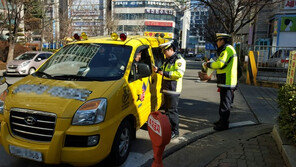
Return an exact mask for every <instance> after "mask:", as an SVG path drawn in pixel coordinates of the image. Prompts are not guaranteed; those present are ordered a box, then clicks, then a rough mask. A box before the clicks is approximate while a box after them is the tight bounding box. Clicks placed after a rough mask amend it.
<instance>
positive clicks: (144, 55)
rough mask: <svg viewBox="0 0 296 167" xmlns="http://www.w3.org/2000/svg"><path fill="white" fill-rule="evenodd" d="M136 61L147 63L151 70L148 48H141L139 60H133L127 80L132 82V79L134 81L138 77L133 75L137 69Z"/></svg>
mask: <svg viewBox="0 0 296 167" xmlns="http://www.w3.org/2000/svg"><path fill="white" fill-rule="evenodd" d="M137 63H143V64H147V65H148V66H149V67H150V70H151V72H152V69H151V57H150V55H149V52H148V49H144V50H142V53H141V60H140V61H139V62H135V61H134V62H133V64H132V68H131V72H130V75H129V82H133V81H135V80H137V79H140V78H137V77H136V75H135V74H137V69H136V64H137Z"/></svg>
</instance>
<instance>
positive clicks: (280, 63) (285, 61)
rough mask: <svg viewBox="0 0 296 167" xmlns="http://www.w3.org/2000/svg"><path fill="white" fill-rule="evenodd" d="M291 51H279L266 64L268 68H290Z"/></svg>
mask: <svg viewBox="0 0 296 167" xmlns="http://www.w3.org/2000/svg"><path fill="white" fill-rule="evenodd" d="M289 56H290V50H284V49H279V50H277V51H276V52H275V53H274V54H273V55H272V56H271V57H270V58H269V59H268V60H267V62H266V64H267V67H279V68H288V66H289Z"/></svg>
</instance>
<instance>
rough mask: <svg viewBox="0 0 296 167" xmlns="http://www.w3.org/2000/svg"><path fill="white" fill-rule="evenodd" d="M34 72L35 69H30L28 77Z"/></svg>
mask: <svg viewBox="0 0 296 167" xmlns="http://www.w3.org/2000/svg"><path fill="white" fill-rule="evenodd" d="M35 71H36V69H35V68H34V67H31V68H30V69H29V72H28V73H29V75H31V74H33V73H34V72H35Z"/></svg>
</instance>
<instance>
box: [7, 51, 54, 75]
mask: <svg viewBox="0 0 296 167" xmlns="http://www.w3.org/2000/svg"><path fill="white" fill-rule="evenodd" d="M51 55H52V53H51V52H41V51H31V52H26V53H23V54H21V55H19V56H18V57H16V58H15V59H14V60H12V61H11V62H9V63H7V65H6V75H29V74H32V73H34V72H35V71H36V69H38V67H39V66H40V65H42V64H43V63H44V62H45V61H46V60H47V59H48V58H49V57H50V56H51Z"/></svg>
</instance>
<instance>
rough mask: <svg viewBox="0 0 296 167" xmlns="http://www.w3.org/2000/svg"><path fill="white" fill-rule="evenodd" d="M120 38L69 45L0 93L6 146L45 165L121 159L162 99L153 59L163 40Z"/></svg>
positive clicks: (158, 61) (119, 161) (117, 162)
mask: <svg viewBox="0 0 296 167" xmlns="http://www.w3.org/2000/svg"><path fill="white" fill-rule="evenodd" d="M120 37H121V39H122V40H118V39H116V38H117V35H113V36H112V38H113V39H111V37H102V38H90V39H88V40H85V41H78V42H74V43H71V44H68V45H66V46H65V47H63V48H62V49H60V50H59V51H58V52H57V53H55V54H54V55H52V56H51V57H50V58H49V59H48V60H47V61H46V62H45V63H44V64H43V65H42V66H41V67H40V68H39V69H38V70H37V71H36V72H35V73H34V74H32V75H29V76H27V77H25V78H23V79H21V80H20V81H18V82H16V83H15V84H13V85H11V86H10V87H9V88H8V89H7V90H6V91H4V92H3V93H2V94H1V96H0V121H1V120H2V122H1V133H0V139H1V140H0V141H1V142H2V145H3V146H4V148H5V150H6V152H7V153H9V154H11V155H13V156H17V157H21V158H26V159H31V160H35V161H39V162H44V163H47V164H59V163H68V164H72V165H92V164H97V163H98V162H100V161H102V160H103V159H105V158H106V157H107V156H109V157H110V159H111V160H112V162H114V165H120V164H122V163H123V162H124V161H125V160H126V158H127V156H128V154H129V148H130V144H131V139H134V138H135V137H136V136H135V134H136V130H137V129H139V128H140V127H141V126H142V125H143V124H144V123H145V122H146V121H147V119H148V115H149V114H150V112H151V111H155V110H158V109H159V107H160V105H161V103H162V94H161V93H160V87H161V79H162V78H161V76H160V75H159V74H156V73H154V72H153V70H152V65H156V66H158V67H160V66H161V64H162V63H163V62H164V55H163V54H162V52H161V49H160V48H159V45H160V44H162V43H164V42H167V40H165V39H162V38H152V37H143V36H133V37H126V36H125V35H121V36H120ZM125 38H126V39H125ZM138 52H141V53H142V57H141V60H140V61H139V62H135V61H134V57H135V55H136V54H137V53H138ZM135 67H136V68H135Z"/></svg>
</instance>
